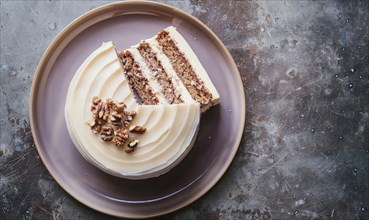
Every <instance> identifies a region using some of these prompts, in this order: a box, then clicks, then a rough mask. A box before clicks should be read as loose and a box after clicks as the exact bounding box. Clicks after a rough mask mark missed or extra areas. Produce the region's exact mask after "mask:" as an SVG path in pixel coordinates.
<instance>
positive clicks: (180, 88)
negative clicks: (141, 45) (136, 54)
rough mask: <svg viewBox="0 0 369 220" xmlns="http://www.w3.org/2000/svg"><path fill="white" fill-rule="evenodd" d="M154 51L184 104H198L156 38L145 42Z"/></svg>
mask: <svg viewBox="0 0 369 220" xmlns="http://www.w3.org/2000/svg"><path fill="white" fill-rule="evenodd" d="M145 41H146V42H147V43H148V44H149V46H150V48H151V49H152V51H153V52H154V53H155V55H156V57H157V58H158V60H159V61H160V63H161V65H162V66H163V68H164V70H165V72H166V73H167V75H168V77H169V78H170V80H171V82H172V84H173V86H174V89H175V90H174V93H175V94H176V95H177V96H178V95H181V99H182V100H183V102H184V103H194V102H196V101H195V100H194V99H193V98H192V96H191V94H190V93H189V92H188V90H187V89H186V87H185V85H184V84H183V82H182V81H181V79H180V78H179V77H178V75H177V73H176V72H175V70H174V69H173V66H172V64H171V63H170V61H169V58H168V57H167V56H165V54H164V53H163V51H162V49H161V46H160V45H159V43H158V41H157V40H156V39H155V37H153V38H150V39H148V40H145Z"/></svg>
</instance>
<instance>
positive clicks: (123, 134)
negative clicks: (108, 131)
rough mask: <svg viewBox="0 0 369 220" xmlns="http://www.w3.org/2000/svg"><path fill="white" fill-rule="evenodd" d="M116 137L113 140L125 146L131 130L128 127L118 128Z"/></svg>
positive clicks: (118, 144)
mask: <svg viewBox="0 0 369 220" xmlns="http://www.w3.org/2000/svg"><path fill="white" fill-rule="evenodd" d="M114 135H115V137H114V138H113V142H114V143H115V145H117V146H123V145H124V143H126V141H127V139H128V138H129V131H128V130H127V129H123V128H118V129H117V130H115V131H114Z"/></svg>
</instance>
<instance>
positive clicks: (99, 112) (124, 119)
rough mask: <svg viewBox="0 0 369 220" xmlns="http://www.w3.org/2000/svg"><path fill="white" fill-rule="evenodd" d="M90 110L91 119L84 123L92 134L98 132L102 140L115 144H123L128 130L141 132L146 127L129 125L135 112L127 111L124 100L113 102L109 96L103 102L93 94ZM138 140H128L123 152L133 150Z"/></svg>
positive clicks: (126, 139)
mask: <svg viewBox="0 0 369 220" xmlns="http://www.w3.org/2000/svg"><path fill="white" fill-rule="evenodd" d="M91 112H92V114H93V119H92V120H90V121H88V122H86V124H87V125H88V126H89V127H90V128H91V130H92V132H93V133H94V134H100V137H101V139H102V140H103V141H107V142H109V141H111V142H113V143H114V144H115V145H116V146H119V147H120V146H123V145H124V144H125V143H126V142H127V141H128V139H129V133H130V132H131V133H137V134H142V133H144V132H145V131H146V128H144V127H143V126H139V125H137V126H131V127H129V125H130V123H131V121H132V120H133V118H134V117H135V116H136V112H135V111H128V110H127V106H126V104H125V103H124V102H114V101H113V100H112V99H109V98H108V99H106V101H105V102H104V101H102V100H101V99H100V98H99V97H97V96H95V97H93V99H92V105H91ZM128 127H129V129H128ZM138 142H139V140H137V139H135V140H133V141H130V142H129V143H128V145H127V148H126V149H125V152H127V153H131V152H133V151H134V150H135V148H136V147H137V144H138Z"/></svg>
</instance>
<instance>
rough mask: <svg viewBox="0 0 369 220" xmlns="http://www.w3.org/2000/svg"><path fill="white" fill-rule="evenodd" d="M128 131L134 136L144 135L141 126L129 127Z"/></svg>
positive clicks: (143, 128)
mask: <svg viewBox="0 0 369 220" xmlns="http://www.w3.org/2000/svg"><path fill="white" fill-rule="evenodd" d="M129 131H130V132H132V133H136V134H143V133H145V131H146V128H145V127H143V126H141V125H136V126H131V127H129Z"/></svg>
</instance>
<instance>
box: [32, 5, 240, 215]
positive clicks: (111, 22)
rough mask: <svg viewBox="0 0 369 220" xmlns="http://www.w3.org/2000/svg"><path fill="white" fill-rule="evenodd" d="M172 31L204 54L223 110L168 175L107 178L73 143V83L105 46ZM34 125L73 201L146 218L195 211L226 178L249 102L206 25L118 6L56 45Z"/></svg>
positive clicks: (40, 80) (208, 116) (45, 62)
mask: <svg viewBox="0 0 369 220" xmlns="http://www.w3.org/2000/svg"><path fill="white" fill-rule="evenodd" d="M170 25H173V26H175V27H177V30H178V31H179V32H180V33H181V34H182V35H183V36H184V38H185V39H186V40H187V41H188V43H189V44H190V46H191V47H192V48H193V50H194V52H195V53H196V54H197V56H198V58H199V59H200V61H201V63H202V64H203V65H204V67H205V69H206V70H207V72H208V73H209V76H210V78H211V79H212V81H213V83H214V84H215V86H216V88H217V89H218V91H219V93H220V96H221V104H220V105H218V106H216V107H213V108H212V109H210V110H209V111H208V112H206V113H205V114H204V115H203V116H202V118H201V125H200V130H199V135H198V137H197V140H196V143H195V145H194V147H193V148H192V150H191V151H190V153H189V154H188V155H187V156H186V158H185V159H184V160H183V161H182V162H181V163H180V164H179V165H178V166H176V167H175V168H173V169H172V170H171V171H170V172H168V173H167V174H165V175H163V176H160V177H157V178H151V179H146V180H126V179H122V178H118V177H114V176H111V175H109V174H106V173H104V172H102V171H100V170H99V169H97V168H95V167H94V166H92V165H90V164H89V163H88V162H87V161H85V160H84V159H83V158H82V156H81V155H80V154H79V152H78V151H77V150H76V148H75V147H74V146H73V143H72V141H71V139H70V137H69V135H68V131H67V128H66V124H65V120H64V105H65V99H66V94H67V89H68V86H69V83H70V81H71V79H72V77H73V75H74V74H75V72H76V71H77V69H78V67H79V66H80V65H81V64H82V62H83V61H84V60H85V59H86V58H87V57H88V55H89V54H91V53H92V52H93V51H94V50H95V49H96V48H98V47H99V46H100V45H101V44H102V42H107V41H113V42H114V43H115V45H116V47H117V49H118V50H122V49H125V48H128V47H129V46H131V45H134V44H137V43H138V42H139V41H140V40H141V39H146V38H149V37H152V36H154V35H155V34H156V33H157V32H158V31H160V30H161V29H163V28H165V27H167V26H170ZM30 120H31V127H32V132H33V137H34V140H35V143H36V146H37V150H38V152H39V154H40V156H41V158H42V161H43V162H44V164H45V166H46V167H47V169H48V170H49V171H50V173H51V174H52V176H53V177H54V178H55V179H56V181H57V182H58V183H59V184H60V185H61V186H62V187H63V188H64V189H65V190H66V191H67V192H68V193H69V194H70V195H72V196H73V197H75V198H76V199H77V200H79V201H81V202H82V203H84V204H85V205H87V206H89V207H91V208H93V209H96V210H98V211H101V212H104V213H107V214H110V215H115V216H120V217H130V218H143V217H152V216H157V215H162V214H165V213H169V212H172V211H174V210H177V209H179V208H181V207H183V206H186V205H188V204H190V203H191V202H193V201H195V200H196V199H198V198H199V197H201V196H202V195H204V194H205V193H206V192H207V191H208V190H209V189H210V188H211V187H213V186H214V184H215V183H216V182H217V181H218V180H219V179H220V178H221V177H222V175H223V174H224V172H225V171H226V169H227V168H228V167H229V165H230V163H231V161H232V159H233V157H234V156H235V154H236V151H237V148H238V145H239V143H240V140H241V136H242V131H243V127H244V121H245V97H244V92H243V87H242V83H241V79H240V75H239V72H238V70H237V67H236V65H235V63H234V61H233V59H232V57H231V55H230V54H229V52H228V51H227V49H226V48H225V47H224V45H223V44H222V42H221V41H220V40H219V39H218V38H217V37H216V35H215V34H214V33H213V32H212V31H211V30H210V29H209V28H207V27H206V26H205V25H204V24H203V23H201V22H200V21H199V20H197V19H196V18H194V17H192V16H191V15H188V14H186V13H185V12H183V11H180V10H178V9H176V8H173V7H170V6H167V5H164V4H159V3H153V2H131V1H130V2H119V3H113V4H109V5H105V6H103V7H100V8H97V9H95V10H92V11H90V12H88V13H86V14H84V15H82V16H81V17H79V18H78V19H76V20H75V21H73V22H72V23H71V24H69V25H68V26H67V27H66V28H65V29H64V30H63V31H62V32H61V33H60V34H59V35H58V36H57V37H56V38H55V39H54V40H53V42H52V43H51V44H50V45H49V47H48V48H47V50H46V52H45V54H44V55H43V57H42V59H41V61H40V63H39V66H38V68H37V70H36V74H35V78H34V81H33V84H32V90H31V97H30Z"/></svg>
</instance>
